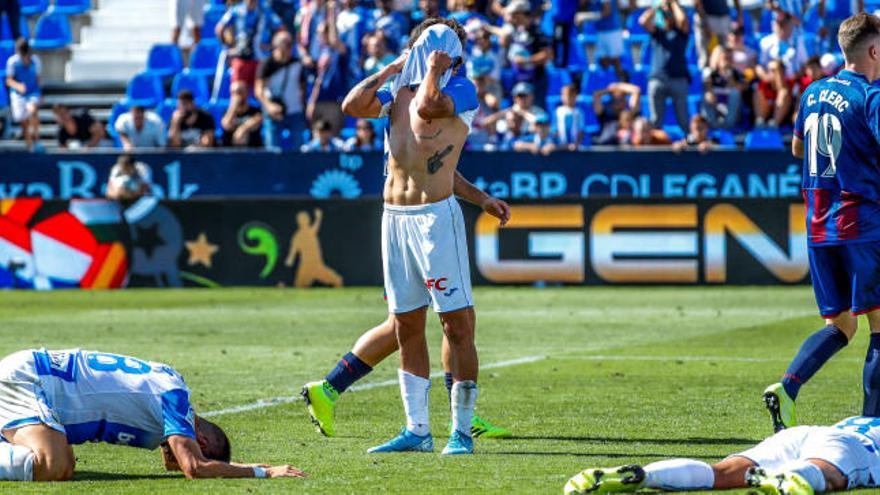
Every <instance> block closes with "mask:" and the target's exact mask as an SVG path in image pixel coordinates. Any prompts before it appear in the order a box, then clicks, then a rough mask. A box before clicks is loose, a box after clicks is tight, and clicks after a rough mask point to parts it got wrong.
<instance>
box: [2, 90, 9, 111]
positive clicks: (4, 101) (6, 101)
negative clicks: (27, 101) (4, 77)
mask: <svg viewBox="0 0 880 495" xmlns="http://www.w3.org/2000/svg"><path fill="white" fill-rule="evenodd" d="M8 106H9V91H8V90H7V89H6V88H0V109H4V108H6V107H8Z"/></svg>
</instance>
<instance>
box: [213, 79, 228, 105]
mask: <svg viewBox="0 0 880 495" xmlns="http://www.w3.org/2000/svg"><path fill="white" fill-rule="evenodd" d="M230 79H231V72H230V71H228V70H226V71H224V72H223V77H222V78H221V79H220V84H219V85H218V84H216V82H215V89H216V90H217V92H216V93H212V94H211V103H213V104H215V105H222V106H224V107H225V106H227V105H229V84H230V82H231V81H230Z"/></svg>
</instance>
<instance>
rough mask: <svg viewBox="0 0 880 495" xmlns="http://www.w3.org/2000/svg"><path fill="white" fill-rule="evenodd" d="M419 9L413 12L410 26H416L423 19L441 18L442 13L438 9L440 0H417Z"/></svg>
mask: <svg viewBox="0 0 880 495" xmlns="http://www.w3.org/2000/svg"><path fill="white" fill-rule="evenodd" d="M418 3H419V8H418V9H416V10H415V11H413V13H412V15H411V16H410V17H411V20H412V22H411V24H412V25H413V26H417V25H419V24H421V23H422V21H424V20H425V19H430V18H432V17H443V11H442V10H441V9H440V0H419V2H418Z"/></svg>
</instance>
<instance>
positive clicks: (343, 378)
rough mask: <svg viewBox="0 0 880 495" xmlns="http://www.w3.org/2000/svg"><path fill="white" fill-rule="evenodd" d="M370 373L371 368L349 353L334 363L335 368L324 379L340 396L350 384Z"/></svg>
mask: <svg viewBox="0 0 880 495" xmlns="http://www.w3.org/2000/svg"><path fill="white" fill-rule="evenodd" d="M371 371H373V368H372V367H371V366H370V365H368V364H367V363H365V362H363V361H361V358H359V357H357V356H355V355H354V354H352V353H351V352H349V353H348V354H346V355H345V356H343V357H342V359H340V360H339V362H338V363H336V367H335V368H333V370H332V371H330V373H329V374H327V376H326V377H325V378H324V379H325V380H327V381H328V382H330V385H332V386H333V388H334V389H336V391H337V392H339V393H340V394H341V393H342V392H345V390H346V389H347V388H348V387H350V386H351V384H352V383H354V382H356V381H358V380H360V379H361V378H363V377H365V376H366V375H367V373H369V372H371Z"/></svg>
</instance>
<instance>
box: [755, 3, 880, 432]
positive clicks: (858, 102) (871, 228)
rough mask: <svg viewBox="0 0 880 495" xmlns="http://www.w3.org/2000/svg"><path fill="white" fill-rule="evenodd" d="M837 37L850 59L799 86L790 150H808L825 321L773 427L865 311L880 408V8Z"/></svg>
mask: <svg viewBox="0 0 880 495" xmlns="http://www.w3.org/2000/svg"><path fill="white" fill-rule="evenodd" d="M838 42H839V43H840V48H841V49H842V51H843V54H844V58H845V60H846V65H845V67H844V69H843V70H842V71H841V72H840V73H839V74H837V75H836V76H832V77H828V78H826V79H822V80H820V81H816V82H814V83H813V84H811V85H810V86H808V87H807V89H806V91H804V93H803V95H802V96H801V104H800V110H799V112H798V116H797V121H796V122H795V137H794V140H793V141H792V143H791V146H792V153H793V154H794V155H795V156H796V157H798V158H803V160H804V166H803V193H804V199H805V201H806V207H807V214H806V216H807V218H806V221H807V236H808V242H809V257H810V274H811V278H812V281H813V290H814V292H815V295H816V303H817V304H818V306H819V312H820V314H821V315H822V317H823V318H824V319H825V326H824V327H823V328H821V329H820V330H819V331H817V332H816V333H814V334H813V335H811V336H810V337H808V338H807V340H806V341H804V343H803V345H802V346H801V348H800V350H799V351H798V353H797V355H796V356H795V357H794V360H793V361H792V362H791V365H789V367H788V370H786V372H785V374H784V375H783V378H782V381H781V382H780V383H776V384H773V385H771V386H770V387H768V388H767V390H765V392H764V401H765V403H766V405H767V408H768V410H769V411H770V414H771V416H772V418H773V426H774V429H775V430H776V431H779V430H780V429H783V428H788V427H791V426H794V425H796V424H797V419H796V415H795V407H794V401H795V399H797V395H798V391H799V389H800V387H801V385H803V384H804V383H806V382H807V380H809V379H810V378H811V377H812V376H813V375H814V374H815V373H816V372H817V371H818V370H819V368H821V367H822V365H824V364H825V362H826V361H828V360H829V359H830V358H831V357H832V356H833V355H834V354H835V353H837V352H838V351H839V350H840V349H842V348H843V347H844V346H846V345H847V343H848V342H849V341H850V339H852V337H853V335H855V332H856V329H857V316H858V315H861V314H865V315H867V317H868V323H869V325H870V327H871V340H870V344H869V346H868V355H867V358H866V360H865V367H864V374H863V380H864V393H865V397H864V406H863V408H864V409H863V412H862V414H863V415H865V416H880V244H878V241H880V163H878V156H880V88H876V87H873V86H872V85H871V83H872V82H874V81H875V80H877V79H878V78H880V18H877V17H875V16H873V15H870V14H865V13H861V14H857V15H855V16H852V17H850V18H849V19H847V20H846V21H844V22H843V24H842V25H841V27H840V32H839V34H838Z"/></svg>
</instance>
